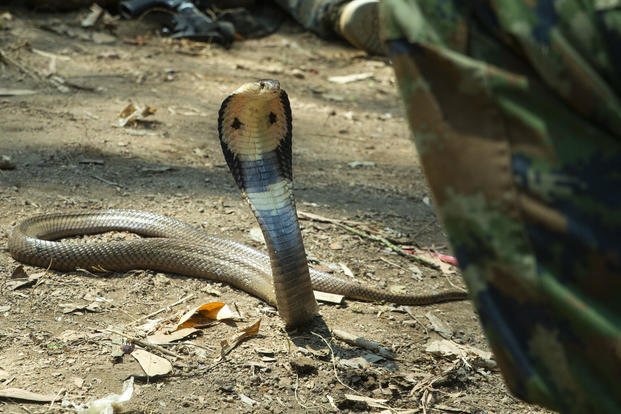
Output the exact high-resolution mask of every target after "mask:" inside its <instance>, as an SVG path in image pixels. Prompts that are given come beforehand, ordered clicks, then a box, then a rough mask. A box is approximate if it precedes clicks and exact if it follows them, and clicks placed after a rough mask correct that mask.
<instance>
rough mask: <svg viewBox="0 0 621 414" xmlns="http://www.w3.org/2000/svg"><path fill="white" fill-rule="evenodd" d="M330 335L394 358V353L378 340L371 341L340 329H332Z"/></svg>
mask: <svg viewBox="0 0 621 414" xmlns="http://www.w3.org/2000/svg"><path fill="white" fill-rule="evenodd" d="M332 335H334V337H335V338H337V339H340V340H341V341H343V342H346V343H348V344H350V345H353V346H357V347H359V348H364V349H367V350H369V351H371V352H374V353H376V354H379V355H381V356H383V357H384V358H387V359H395V353H394V352H393V351H392V350H390V349H389V348H387V347H385V346H382V345H381V344H380V343H379V342H375V341H372V340H370V339H366V338H363V337H361V336H356V335H353V334H350V333H349V332H345V331H341V330H340V329H333V330H332Z"/></svg>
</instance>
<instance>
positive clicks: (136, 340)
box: [94, 328, 185, 359]
mask: <svg viewBox="0 0 621 414" xmlns="http://www.w3.org/2000/svg"><path fill="white" fill-rule="evenodd" d="M94 329H95V330H96V331H98V332H110V333H113V334H116V335H120V336H122V337H123V338H126V339H129V340H130V341H132V342H135V343H137V344H138V345H140V346H142V347H145V348H151V349H154V350H156V351H159V352H161V353H162V354H165V355H168V356H172V357H175V358H178V359H185V357H184V356H183V355H179V354H178V353H176V352H173V351H169V350H168V349H166V348H162V347H161V346H159V345H154V344H150V343H148V342H146V341H143V340H142V339H138V338H135V337H133V336H130V335H127V334H124V333H123V332H119V331H117V330H114V329H108V328H106V329H103V330H102V329H98V328H94Z"/></svg>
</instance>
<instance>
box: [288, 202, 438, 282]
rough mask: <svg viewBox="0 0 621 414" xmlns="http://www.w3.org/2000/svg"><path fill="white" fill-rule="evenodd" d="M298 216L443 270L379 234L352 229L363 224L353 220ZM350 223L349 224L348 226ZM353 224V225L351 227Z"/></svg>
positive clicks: (300, 212)
mask: <svg viewBox="0 0 621 414" xmlns="http://www.w3.org/2000/svg"><path fill="white" fill-rule="evenodd" d="M298 216H299V217H300V219H305V220H311V221H318V222H320V223H330V224H334V225H335V226H338V227H340V228H342V229H344V230H347V231H348V232H350V233H353V234H355V235H356V236H359V237H362V238H363V239H368V240H373V241H376V242H379V243H382V244H383V245H384V246H386V247H388V248H389V249H390V250H392V251H393V252H395V253H397V254H398V255H399V256H403V257H407V258H408V259H410V260H412V261H414V262H417V263H419V264H421V265H423V266H427V267H430V268H432V269H435V270H441V269H440V265H438V264H437V263H435V262H433V261H431V260H429V259H425V258H424V257H421V256H416V255H413V254H408V253H406V252H404V251H403V249H402V248H401V247H399V246H397V245H396V244H394V243H393V242H391V241H390V240H388V239H387V238H385V237H382V236H379V235H377V234H371V233H370V232H368V231H365V230H359V229H357V228H355V227H352V226H351V225H360V224H362V223H360V222H356V221H351V220H337V219H333V218H329V217H324V216H320V215H319V214H313V213H307V212H305V211H298ZM346 223H348V224H346ZM350 224H351V225H350Z"/></svg>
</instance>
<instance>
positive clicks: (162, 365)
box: [131, 349, 172, 377]
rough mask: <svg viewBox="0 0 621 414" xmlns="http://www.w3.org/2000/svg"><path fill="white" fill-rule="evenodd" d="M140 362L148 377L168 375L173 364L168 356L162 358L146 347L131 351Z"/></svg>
mask: <svg viewBox="0 0 621 414" xmlns="http://www.w3.org/2000/svg"><path fill="white" fill-rule="evenodd" d="M131 356H133V357H134V358H135V359H136V361H138V363H139V364H140V366H141V367H142V369H143V370H144V372H145V374H147V376H148V377H157V376H161V375H166V374H168V373H170V372H171V371H172V364H171V363H170V361H168V360H167V359H166V358H162V357H160V356H157V355H155V354H152V353H151V352H148V351H145V350H144V349H136V350H134V352H132V353H131Z"/></svg>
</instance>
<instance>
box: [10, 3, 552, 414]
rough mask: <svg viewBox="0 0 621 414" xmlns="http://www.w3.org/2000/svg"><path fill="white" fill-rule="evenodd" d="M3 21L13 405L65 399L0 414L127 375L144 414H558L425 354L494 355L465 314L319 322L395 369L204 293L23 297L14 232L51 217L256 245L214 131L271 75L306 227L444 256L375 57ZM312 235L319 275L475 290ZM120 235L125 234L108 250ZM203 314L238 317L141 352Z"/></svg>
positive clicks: (302, 42)
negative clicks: (144, 120)
mask: <svg viewBox="0 0 621 414" xmlns="http://www.w3.org/2000/svg"><path fill="white" fill-rule="evenodd" d="M2 12H3V10H0V26H1V27H2V30H0V50H1V51H2V56H0V57H2V59H0V92H1V94H0V95H1V96H0V157H1V156H6V157H10V161H8V160H7V159H4V160H3V161H2V163H3V165H4V169H3V170H0V197H1V200H2V202H1V203H0V292H1V293H0V390H2V389H5V388H21V389H26V390H29V391H32V392H37V393H43V394H52V395H54V396H56V398H55V399H56V401H53V402H51V403H50V402H46V403H31V402H28V401H24V400H15V399H11V398H0V412H7V413H13V412H15V413H23V412H27V413H43V412H73V410H72V409H70V408H62V407H61V401H62V400H65V402H66V403H67V402H74V403H76V404H77V403H85V402H88V401H91V400H94V399H97V398H101V397H104V396H106V395H108V394H110V393H120V392H121V389H122V386H123V382H124V381H125V380H126V379H127V378H129V377H130V376H134V378H135V389H134V393H133V395H132V398H131V400H130V401H129V402H128V403H127V404H126V405H125V406H124V407H125V409H126V410H128V411H130V412H136V413H142V412H144V413H171V412H177V413H198V412H306V411H308V412H335V411H339V410H340V411H342V412H386V413H389V412H411V413H417V412H421V413H438V412H440V413H513V412H519V413H545V412H547V411H545V410H543V409H541V408H538V407H535V406H529V405H527V404H524V403H522V402H520V401H518V400H517V399H515V398H514V397H512V396H511V395H510V394H509V392H508V390H507V388H506V387H505V385H504V384H503V381H502V378H501V375H500V373H499V372H498V371H497V370H496V369H494V367H493V363H492V362H493V361H489V360H488V359H487V360H486V359H485V358H483V360H484V361H483V362H484V363H481V358H473V357H472V354H471V353H469V352H466V353H464V354H463V355H462V356H461V357H458V356H456V355H455V353H450V352H449V353H448V354H447V355H445V356H442V355H439V354H438V353H437V352H432V350H431V348H430V347H429V346H430V344H432V345H433V344H434V343H435V344H438V343H441V344H444V345H446V344H447V343H448V342H446V341H451V342H450V343H452V344H456V345H455V346H461V347H462V348H461V349H466V348H465V347H468V346H469V347H472V348H468V349H473V348H476V349H477V350H480V351H487V350H488V348H487V345H486V342H485V338H484V336H483V334H482V332H481V329H480V327H479V324H478V322H477V317H476V314H475V312H474V311H473V308H472V306H471V305H470V303H468V302H455V303H447V304H441V305H433V306H428V307H411V308H403V307H396V306H393V305H390V304H374V303H363V302H357V301H352V300H346V301H345V302H344V304H341V305H334V304H326V303H323V304H322V305H321V307H320V309H321V315H322V316H323V320H324V322H325V324H326V325H327V328H329V329H330V330H335V329H336V330H343V331H346V332H349V333H352V334H354V335H358V336H361V337H363V338H366V339H369V340H374V341H377V342H379V343H380V344H381V345H382V346H384V347H387V348H391V349H392V350H394V352H395V353H396V358H395V359H394V360H391V359H389V358H381V356H380V357H378V354H377V350H376V351H375V352H374V351H370V350H367V349H364V348H361V347H358V346H352V345H349V344H347V343H345V342H343V341H341V340H339V339H338V338H335V337H333V336H331V333H330V330H328V329H327V328H326V327H325V326H319V325H316V326H314V327H311V328H310V329H309V330H305V331H298V332H293V333H289V334H288V333H287V332H285V330H284V329H283V323H282V321H281V320H280V319H279V317H278V316H277V314H276V313H275V311H274V309H273V308H271V307H269V306H267V305H265V304H264V303H262V302H261V301H260V300H259V299H256V298H254V297H252V296H250V295H248V294H246V293H244V292H242V291H239V290H236V289H233V288H230V287H228V286H226V285H221V284H217V283H212V282H209V281H206V280H201V279H194V278H187V277H182V276H177V275H170V274H160V273H156V272H153V271H133V272H129V273H126V274H104V275H93V274H89V273H87V272H84V271H81V272H80V271H78V272H70V273H62V272H54V271H49V272H47V273H45V274H44V275H43V276H41V277H40V278H39V279H38V281H36V283H34V284H30V285H25V286H22V287H16V284H15V283H14V282H15V279H11V275H12V273H13V272H14V269H15V268H16V267H17V266H18V263H17V262H16V261H14V260H13V259H12V258H11V257H10V255H9V253H8V251H7V249H6V244H7V240H8V235H9V234H10V232H11V229H12V228H13V227H14V226H15V225H16V224H17V223H18V222H19V221H21V220H23V219H25V218H27V217H30V216H33V215H36V214H40V213H46V212H57V211H67V210H83V209H104V208H132V209H140V210H148V211H152V212H157V213H161V214H165V215H170V216H174V217H177V218H179V219H182V220H185V221H187V222H189V223H192V224H194V225H196V226H201V227H203V228H204V229H205V230H206V231H207V232H209V233H211V234H214V235H219V236H223V237H227V238H232V239H235V240H238V241H241V242H244V243H247V244H250V245H253V246H255V247H258V248H262V245H261V243H260V242H258V241H256V237H255V236H254V233H251V229H253V228H255V227H256V222H255V220H254V218H253V216H252V215H251V213H250V211H249V209H248V207H247V206H246V205H245V203H244V202H243V201H242V200H241V199H240V195H239V193H238V191H237V189H236V188H235V187H234V182H233V180H232V177H231V176H230V174H229V172H228V169H227V168H226V165H225V162H224V159H223V156H222V153H221V150H220V148H219V143H218V139H217V130H216V124H217V111H218V109H219V106H220V103H221V102H222V100H223V99H224V98H225V97H226V96H227V95H228V94H229V93H231V92H232V91H233V90H234V89H236V88H237V87H238V86H239V85H241V84H242V83H244V82H247V81H251V80H256V79H260V78H276V79H279V80H280V82H281V84H282V86H283V88H285V89H286V90H287V91H288V93H289V97H290V100H291V106H292V110H293V118H294V121H293V123H294V174H295V179H296V184H295V187H296V197H297V200H298V208H299V210H301V211H303V212H308V213H313V214H317V215H321V216H324V217H328V218H331V219H335V220H354V221H356V222H359V223H357V224H356V226H357V228H362V229H367V230H370V231H373V232H374V234H378V235H380V236H382V237H385V238H388V239H390V240H393V241H394V242H395V243H397V244H399V245H413V246H415V248H416V249H419V250H422V251H426V250H430V251H437V252H441V253H445V254H450V252H449V251H448V248H447V244H446V239H445V236H444V234H443V232H442V229H441V227H440V225H439V223H438V221H437V219H436V217H435V215H434V213H433V209H432V206H431V202H430V201H429V198H430V194H429V191H428V189H427V187H426V185H425V182H424V179H423V175H422V172H421V169H420V165H419V163H418V160H417V155H416V152H415V149H414V147H413V145H412V143H411V141H410V139H409V131H408V129H407V126H406V122H405V119H404V113H403V109H402V107H401V103H400V101H399V99H398V97H397V94H396V88H395V79H394V76H393V72H392V69H391V67H390V66H389V62H387V61H385V60H384V59H379V58H369V57H367V56H365V55H364V54H363V53H360V52H358V51H356V50H353V49H351V48H349V47H347V46H346V45H344V44H340V43H328V42H324V41H322V40H320V39H318V38H316V37H315V36H313V35H311V34H309V33H305V32H304V31H302V30H301V29H300V28H299V27H297V26H296V25H295V24H293V23H291V22H288V23H286V24H285V25H284V26H283V27H282V28H281V30H280V31H279V32H278V33H276V34H274V35H272V36H269V37H266V38H263V39H259V40H248V41H244V42H237V43H235V44H234V46H233V47H232V48H231V49H230V50H224V49H222V48H220V47H218V46H210V45H205V44H192V43H188V42H171V41H169V40H166V39H161V38H159V37H157V36H155V35H151V34H149V33H152V32H150V31H147V30H148V28H146V27H145V26H144V25H141V24H138V23H134V22H112V23H111V25H110V26H108V27H100V26H98V27H95V28H91V29H83V28H81V27H80V20H81V19H82V18H83V17H84V16H85V15H86V14H87V11H84V12H80V13H70V14H62V15H61V14H57V15H42V14H32V13H29V12H25V11H23V10H10V14H2ZM359 73H370V74H372V75H371V76H370V77H368V78H366V79H363V80H360V81H356V82H351V83H347V84H339V83H335V82H332V81H329V80H328V78H329V77H332V76H339V75H350V74H359ZM130 101H132V102H135V103H138V104H142V105H149V106H151V107H153V108H156V110H157V112H156V113H155V114H154V115H153V116H151V117H150V119H151V120H152V122H151V123H148V124H139V125H135V126H128V127H119V126H118V114H119V112H120V111H121V110H122V109H123V108H124V107H125V106H126V105H127V104H128V103H129V102H130ZM11 167H14V169H10V168H11ZM301 224H302V226H303V229H302V231H303V235H304V238H305V243H306V248H307V252H308V255H309V259H310V262H311V265H313V266H316V267H318V268H320V269H323V270H329V271H333V272H335V273H337V274H341V275H343V276H344V277H354V278H355V279H357V280H359V281H360V282H362V283H366V284H370V285H372V286H377V287H380V288H384V289H395V290H401V291H407V292H432V291H437V290H440V289H445V288H448V289H451V288H452V285H457V286H463V283H462V281H461V280H460V277H459V274H458V272H456V271H455V269H453V268H451V267H450V266H447V265H444V266H443V268H442V270H434V269H431V268H429V267H426V266H423V265H421V264H416V263H415V262H413V261H411V260H408V258H406V257H401V256H398V255H396V254H395V253H393V252H391V251H390V250H388V249H387V248H386V247H385V246H383V245H382V244H378V243H377V242H375V241H373V240H370V239H368V238H363V237H360V236H357V235H355V234H353V233H351V232H348V231H346V230H344V229H343V228H341V227H339V226H337V225H335V224H331V223H321V222H317V221H310V220H302V222H301ZM119 237H128V236H127V235H122V234H113V235H106V236H98V237H95V238H104V239H111V238H119ZM25 270H26V272H27V274H29V275H35V276H36V275H37V273H38V272H40V271H41V269H37V268H32V267H29V266H26V267H25ZM348 273H349V275H347V274H348ZM18 281H19V280H18ZM188 296H190V297H189V298H188ZM181 299H183V300H181ZM211 301H222V302H225V303H227V304H228V305H229V306H231V307H237V309H238V310H239V312H240V314H241V315H242V318H243V319H242V320H240V321H236V322H233V323H230V324H226V323H219V324H216V325H214V326H210V327H208V328H205V329H202V330H200V331H199V332H197V333H196V334H194V336H192V337H189V338H185V339H183V340H181V341H180V342H179V343H175V344H172V345H162V346H161V347H159V348H153V347H149V346H146V347H145V346H142V345H140V343H139V342H140V340H144V338H145V336H147V335H148V334H149V333H150V329H151V330H152V329H153V326H151V327H147V326H144V325H145V322H148V321H151V320H156V321H157V322H158V323H159V325H156V326H162V325H163V324H166V323H169V324H171V323H172V322H171V321H175V320H177V319H178V318H179V315H180V314H181V313H183V312H185V311H187V310H188V309H190V308H193V307H196V306H198V305H200V304H202V303H206V302H211ZM176 302H180V303H178V304H176V305H173V306H169V305H171V304H175V303H176ZM85 306H88V309H85V308H84V307H85ZM161 309H163V311H162V312H160V313H158V314H156V315H152V316H149V315H151V314H152V313H154V312H156V311H158V310H161ZM258 318H261V321H262V322H261V327H260V330H259V333H258V335H256V336H253V337H250V338H248V339H247V340H246V341H244V342H242V343H241V344H240V345H239V346H237V347H236V348H235V349H233V350H232V351H231V352H230V353H229V354H228V355H227V356H226V357H225V358H224V359H223V360H221V359H219V358H220V355H221V340H222V339H223V338H231V337H233V336H235V335H236V333H237V332H238V331H239V329H240V328H243V327H245V326H248V325H250V324H251V323H252V322H254V321H255V320H257V319H258ZM111 330H112V331H116V332H118V333H122V334H123V335H124V336H123V337H121V336H119V335H118V334H117V333H112V332H110V331H111ZM442 338H444V340H445V342H438V341H440V340H441V339H442ZM123 343H133V344H134V347H135V348H146V350H147V351H149V352H151V353H153V354H156V355H159V356H162V357H164V358H166V359H168V360H169V361H170V362H172V364H173V369H172V371H171V372H170V373H168V374H165V375H163V376H160V377H152V378H147V377H146V376H145V373H144V371H143V370H142V368H141V367H140V365H139V364H138V362H137V361H136V360H135V358H133V357H132V356H130V355H124V356H118V355H116V356H115V352H118V349H119V345H121V344H123ZM328 344H329V346H328ZM127 348H128V347H127V346H125V347H124V349H125V350H126V351H131V349H129V350H128V349H127ZM162 350H164V351H162Z"/></svg>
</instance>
